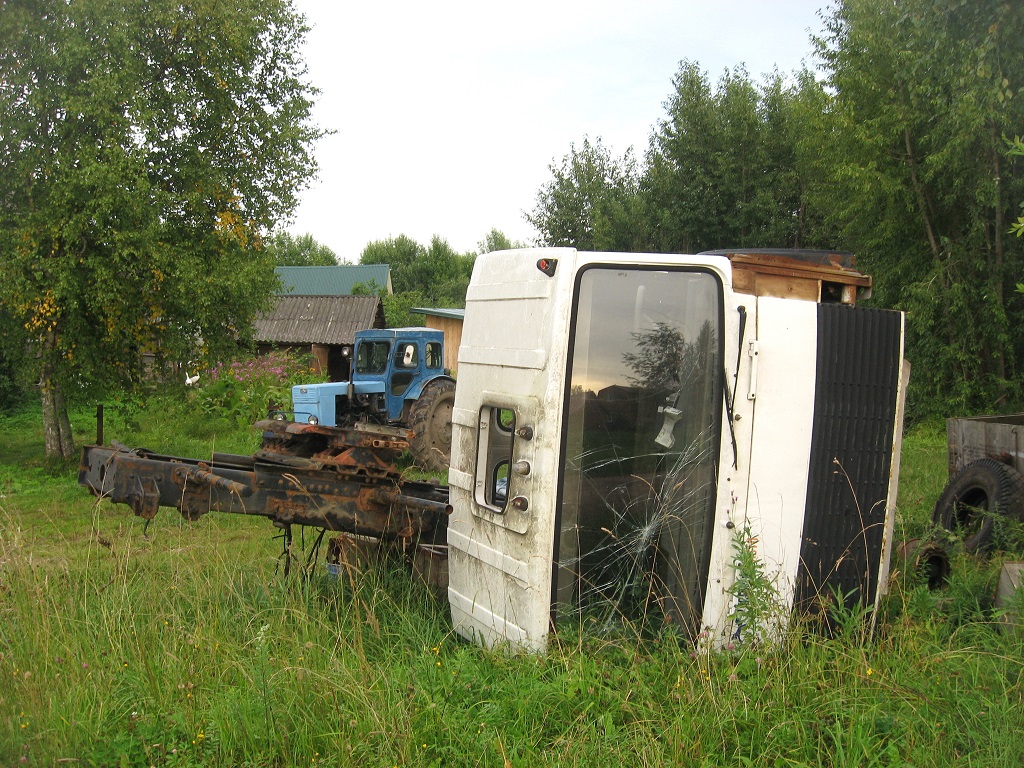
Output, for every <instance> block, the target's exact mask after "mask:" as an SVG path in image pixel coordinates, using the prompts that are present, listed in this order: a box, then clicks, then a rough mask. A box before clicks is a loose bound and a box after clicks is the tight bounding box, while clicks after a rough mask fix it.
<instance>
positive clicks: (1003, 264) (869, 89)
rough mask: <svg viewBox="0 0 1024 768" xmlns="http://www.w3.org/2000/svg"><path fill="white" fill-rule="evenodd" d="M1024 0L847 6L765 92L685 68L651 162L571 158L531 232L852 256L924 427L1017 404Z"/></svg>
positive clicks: (601, 242) (588, 150)
mask: <svg viewBox="0 0 1024 768" xmlns="http://www.w3.org/2000/svg"><path fill="white" fill-rule="evenodd" d="M1018 5H1019V4H1015V3H1009V2H1005V0H979V2H963V1H962V0H940V1H939V2H936V1H935V0H907V1H906V2H898V3H893V2H891V1H890V0H844V1H843V2H840V3H838V4H837V5H836V6H835V7H834V8H832V9H830V10H829V11H827V12H826V13H825V16H824V19H825V33H824V35H823V36H822V37H821V38H820V39H816V40H814V41H813V45H814V49H815V53H816V54H817V57H818V59H819V61H820V70H819V71H818V72H817V73H815V72H811V71H809V70H804V71H801V72H797V73H794V74H792V75H790V76H784V75H782V74H780V73H779V72H777V71H776V72H773V73H771V74H769V75H767V76H765V77H764V78H763V79H762V80H761V81H760V82H756V81H754V80H752V79H751V77H750V76H749V74H748V73H747V72H746V70H745V69H744V68H743V67H742V66H739V67H735V68H733V69H731V70H726V71H725V72H724V73H723V74H722V76H721V77H720V78H719V79H718V81H717V82H715V83H712V81H711V79H710V78H709V77H708V74H707V73H706V72H705V71H704V70H702V69H701V67H700V65H699V64H698V63H697V62H694V61H689V60H684V61H683V62H682V63H681V64H680V68H679V71H678V72H677V74H676V76H675V78H674V79H673V82H672V90H671V92H670V94H669V97H668V100H667V101H666V104H665V107H666V115H665V117H664V119H662V120H661V121H659V122H658V124H657V125H656V126H655V127H654V128H653V130H652V135H651V142H650V146H649V148H648V151H647V153H646V156H645V157H644V160H643V162H642V163H641V164H638V163H636V162H635V161H634V160H633V158H632V154H631V152H627V153H626V154H625V155H624V156H623V157H622V158H621V159H620V158H616V157H614V156H612V154H611V153H610V152H609V151H608V150H607V149H606V148H605V147H603V146H602V144H601V142H600V140H598V141H597V142H593V143H592V142H590V141H589V140H588V139H584V141H583V144H582V147H576V146H575V145H571V146H570V152H569V153H568V154H567V155H566V156H565V157H564V158H563V159H562V160H561V162H560V163H555V164H552V165H551V167H550V170H551V179H550V180H549V181H548V182H547V183H545V184H544V185H543V186H542V187H541V189H540V190H539V192H538V194H537V202H536V206H535V208H534V210H533V211H532V212H531V213H530V214H528V216H527V219H528V220H529V221H530V222H531V223H532V224H533V225H534V226H535V227H536V228H537V229H538V231H539V232H540V241H541V243H543V244H545V245H570V246H576V247H579V248H586V249H597V250H631V251H647V250H649V251H653V252H681V253H693V252H697V251H701V250H707V249H716V248H733V247H797V248H801V247H807V248H829V249H841V250H845V251H852V252H854V253H855V254H856V255H857V258H858V266H859V268H861V269H862V270H863V271H865V272H867V273H868V274H871V275H873V277H874V296H873V298H872V301H873V302H874V303H875V304H877V305H879V306H885V307H891V308H898V309H902V310H905V311H906V312H907V321H908V326H907V356H908V358H909V359H910V361H911V363H912V364H913V366H914V375H913V376H912V377H911V382H910V393H909V398H908V414H909V416H910V417H911V418H912V419H917V418H922V417H925V416H928V415H945V414H949V413H971V412H977V411H988V410H994V409H1006V408H1013V407H1016V406H1018V405H1019V404H1020V403H1021V402H1022V398H1024V387H1022V381H1024V380H1022V369H1021V366H1022V364H1024V334H1021V333H1020V332H1019V331H1018V329H1019V328H1020V327H1021V325H1022V324H1024V298H1022V296H1024V288H1019V287H1018V286H1021V285H1024V284H1021V283H1020V282H1019V275H1020V274H1022V273H1024V236H1022V235H1024V217H1021V216H1020V211H1021V208H1020V206H1021V201H1022V200H1024V172H1022V171H1024V147H1022V144H1021V141H1020V139H1016V138H1014V139H1008V138H1007V137H1009V136H1015V137H1016V136H1017V135H1018V134H1019V132H1020V126H1021V125H1022V124H1024V14H1022V13H1021V12H1020V10H1019V8H1018ZM819 76H820V77H821V79H819ZM1014 234H1016V235H1017V236H1016V237H1014V236H1013V235H1014Z"/></svg>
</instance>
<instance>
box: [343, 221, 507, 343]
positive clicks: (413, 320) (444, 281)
mask: <svg viewBox="0 0 1024 768" xmlns="http://www.w3.org/2000/svg"><path fill="white" fill-rule="evenodd" d="M499 234H500V233H499ZM475 260H476V254H473V253H463V254H460V253H456V252H455V251H454V250H453V249H452V247H451V246H450V245H448V243H447V241H445V240H443V239H442V238H440V237H434V238H432V239H431V241H430V246H429V247H424V246H422V245H420V244H419V243H417V242H416V241H415V240H413V239H412V238H410V237H407V236H406V235H399V236H398V237H394V238H389V239H387V240H377V241H374V242H372V243H369V244H368V245H367V246H366V248H364V249H363V253H362V256H361V257H360V259H359V263H360V264H389V265H390V266H391V284H392V287H393V289H394V294H393V295H392V294H388V293H387V292H386V291H384V290H381V291H380V296H381V300H382V301H383V303H384V316H385V318H387V322H388V326H389V327H391V328H400V327H405V326H412V325H420V324H422V320H421V319H419V318H417V317H415V316H414V315H412V314H411V313H410V312H409V310H410V309H411V308H413V307H424V306H429V307H464V306H465V305H466V289H467V288H468V287H469V278H470V276H471V275H472V274H473V262H474V261H475ZM363 289H364V290H365V288H363Z"/></svg>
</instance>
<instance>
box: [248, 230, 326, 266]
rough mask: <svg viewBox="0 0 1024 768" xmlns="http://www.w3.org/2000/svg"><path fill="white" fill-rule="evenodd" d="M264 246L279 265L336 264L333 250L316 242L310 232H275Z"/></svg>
mask: <svg viewBox="0 0 1024 768" xmlns="http://www.w3.org/2000/svg"><path fill="white" fill-rule="evenodd" d="M264 247H265V248H266V249H267V251H268V252H269V253H270V256H271V258H272V259H273V260H274V263H275V264H276V265H277V266H279V267H336V266H338V257H337V256H336V255H335V253H334V251H332V250H331V249H330V248H328V247H327V246H326V245H323V244H322V243H318V242H317V241H316V240H314V239H313V236H312V235H310V234H305V235H298V236H295V235H291V234H289V233H288V232H275V233H274V234H273V235H271V236H270V238H269V239H268V240H267V241H266V243H265V244H264Z"/></svg>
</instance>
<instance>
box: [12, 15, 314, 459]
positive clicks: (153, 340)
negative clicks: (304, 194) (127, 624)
mask: <svg viewBox="0 0 1024 768" xmlns="http://www.w3.org/2000/svg"><path fill="white" fill-rule="evenodd" d="M305 31H306V29H305V27H304V25H303V22H302V19H301V17H300V16H298V15H297V14H296V12H295V11H294V9H293V7H292V6H291V4H290V3H289V2H287V0H242V1H241V2H240V3H234V4H232V5H230V6H227V5H218V4H215V3H214V4H210V3H200V4H198V5H197V4H195V3H185V4H182V3H180V2H171V1H170V0H156V1H150V0H146V1H145V2H143V1H142V0H131V2H128V3H123V2H122V3H112V2H109V0H82V1H81V2H74V3H67V2H63V0H39V2H33V3H27V2H9V3H5V4H4V7H3V13H0V81H2V82H3V83H4V87H3V88H2V89H0V188H2V189H3V190H4V204H3V205H2V206H0V251H2V252H3V253H4V254H5V257H4V258H5V265H6V268H7V269H6V273H5V280H4V281H3V283H2V284H0V304H2V305H3V306H4V307H5V308H6V309H7V310H8V311H9V312H11V313H12V314H13V316H14V317H15V319H16V320H17V322H18V323H19V324H20V325H21V326H22V327H23V328H24V329H25V330H26V331H27V332H28V334H29V335H30V337H31V338H32V340H33V341H34V351H35V352H36V353H37V354H36V356H35V357H34V358H33V359H34V361H35V365H36V374H38V380H40V381H41V383H42V387H41V392H42V395H43V401H44V405H45V406H46V407H44V411H43V413H44V419H46V421H47V424H48V425H49V426H51V427H53V428H54V429H53V430H49V431H48V432H47V434H48V436H49V435H51V434H54V435H57V436H59V437H60V438H61V444H60V445H56V444H53V445H51V444H50V443H49V442H48V449H52V450H53V451H54V452H62V453H64V455H68V453H69V452H70V449H71V448H72V446H71V445H70V443H69V442H66V438H67V435H66V434H60V433H61V432H63V427H64V425H63V424H61V421H62V420H63V421H66V411H65V406H64V400H63V389H65V388H68V387H72V388H83V387H84V388H86V389H91V390H92V392H93V393H95V392H96V391H102V389H103V388H104V387H107V386H110V385H114V386H132V385H138V384H139V383H140V382H141V381H142V380H143V377H144V367H143V362H142V354H141V353H143V352H147V351H148V352H152V353H154V354H155V355H156V356H157V358H158V363H159V362H160V361H161V360H164V359H167V360H174V361H185V360H199V359H211V358H212V359H217V358H218V357H220V356H222V355H224V354H228V353H229V352H230V351H232V350H234V349H235V347H236V345H237V343H238V342H239V341H242V342H245V341H246V340H247V339H248V338H249V337H250V336H251V328H252V323H253V319H254V317H255V316H256V314H257V313H258V312H260V311H261V310H263V309H265V308H267V307H268V306H269V302H270V300H271V292H272V288H273V285H274V275H273V266H274V264H273V261H272V259H271V258H270V257H269V255H268V254H267V252H266V251H264V250H262V249H260V248H259V247H258V246H257V244H258V242H259V240H260V237H261V235H262V233H265V232H266V231H268V230H269V229H270V228H271V226H272V225H273V224H274V223H275V222H277V221H278V220H279V219H281V218H283V217H286V216H287V215H289V214H290V212H291V211H292V210H293V209H294V207H295V205H296V195H297V192H298V189H299V187H300V186H301V185H302V183H303V181H304V180H305V179H307V178H308V177H310V175H311V174H313V173H314V172H315V162H314V161H313V158H312V156H311V155H310V154H309V147H310V145H311V144H312V142H313V141H314V140H315V139H316V138H317V137H318V136H319V135H321V132H320V131H319V130H317V129H316V128H315V127H313V126H312V125H311V124H310V122H309V115H310V108H311V100H310V99H311V97H312V95H313V92H312V91H311V89H310V88H309V86H308V85H306V83H305V82H304V80H303V75H304V67H303V65H302V63H301V60H300V59H299V49H300V46H301V43H302V40H303V36H304V33H305Z"/></svg>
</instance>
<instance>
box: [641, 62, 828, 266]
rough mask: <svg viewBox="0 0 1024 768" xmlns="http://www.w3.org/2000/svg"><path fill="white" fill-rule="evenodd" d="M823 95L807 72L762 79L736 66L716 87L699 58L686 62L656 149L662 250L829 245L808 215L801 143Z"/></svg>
mask: <svg viewBox="0 0 1024 768" xmlns="http://www.w3.org/2000/svg"><path fill="white" fill-rule="evenodd" d="M821 95H822V90H821V87H820V86H819V85H818V83H817V81H816V80H815V79H814V78H813V77H811V76H809V75H808V74H807V73H801V74H799V75H798V76H797V77H796V78H795V80H794V81H793V82H788V81H787V80H786V79H785V78H783V77H782V76H781V75H780V74H779V73H778V72H774V73H772V74H771V75H769V76H768V77H766V78H765V79H764V81H763V82H762V83H761V84H760V85H758V84H755V83H754V82H753V81H752V80H751V79H750V76H749V75H748V74H747V71H746V70H745V69H744V68H743V67H736V68H734V69H732V70H727V71H726V72H725V73H724V74H723V75H722V76H721V78H720V79H719V80H718V82H717V83H716V84H715V85H714V86H712V85H711V81H710V79H709V78H708V75H707V73H706V72H704V71H703V70H702V69H701V68H700V66H699V64H697V63H696V62H693V61H683V62H682V63H681V64H680V68H679V72H678V73H677V74H676V76H675V78H674V80H673V91H672V94H671V95H670V97H669V99H668V101H667V102H666V105H665V106H666V110H667V113H668V114H667V116H666V117H665V119H663V120H662V121H660V122H659V124H658V126H657V127H656V128H655V130H654V132H653V133H652V136H651V143H650V149H649V151H648V155H647V168H646V173H645V177H644V183H643V188H644V190H645V196H646V201H647V206H646V207H647V214H646V215H647V219H648V223H649V227H650V229H651V232H652V239H653V247H655V248H656V249H658V250H662V251H682V252H696V251H700V250H706V249H711V248H725V247H737V246H746V247H802V246H807V245H809V244H814V243H817V244H822V245H824V243H819V242H818V239H819V237H820V236H821V233H820V232H818V231H817V229H815V228H813V227H812V226H811V225H812V223H813V220H811V219H809V218H808V217H807V215H806V214H807V210H806V199H805V193H806V189H807V184H808V181H807V179H806V176H805V174H806V173H807V172H808V170H809V169H808V168H806V167H805V166H806V164H805V163H802V162H801V158H802V157H803V155H802V154H801V145H800V143H799V138H800V133H799V129H800V127H801V125H802V123H803V122H804V121H806V119H807V117H808V111H807V110H808V109H809V108H810V105H811V104H813V103H815V102H818V101H820V96H821Z"/></svg>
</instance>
